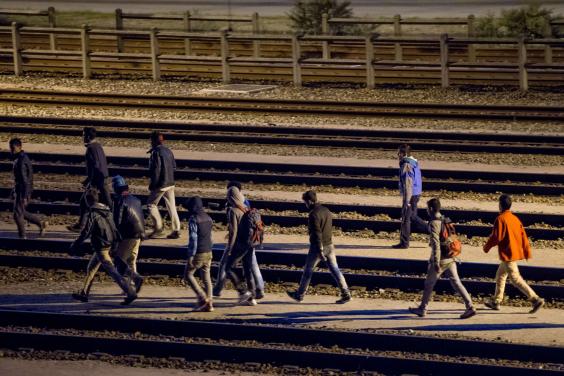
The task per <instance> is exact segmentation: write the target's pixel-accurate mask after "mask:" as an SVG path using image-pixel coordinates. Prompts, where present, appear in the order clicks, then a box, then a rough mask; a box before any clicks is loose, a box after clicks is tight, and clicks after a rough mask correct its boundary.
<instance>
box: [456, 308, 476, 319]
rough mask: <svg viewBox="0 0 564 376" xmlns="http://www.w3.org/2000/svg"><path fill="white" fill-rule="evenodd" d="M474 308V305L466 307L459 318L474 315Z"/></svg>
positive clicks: (467, 317)
mask: <svg viewBox="0 0 564 376" xmlns="http://www.w3.org/2000/svg"><path fill="white" fill-rule="evenodd" d="M476 313H478V312H476V310H475V309H474V307H470V308H467V309H466V311H464V313H463V314H462V315H460V318H461V319H469V318H470V317H472V316H476Z"/></svg>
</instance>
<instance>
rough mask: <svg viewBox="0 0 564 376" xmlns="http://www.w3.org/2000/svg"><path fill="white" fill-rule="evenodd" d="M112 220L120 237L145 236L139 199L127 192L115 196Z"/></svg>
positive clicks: (138, 237)
mask: <svg viewBox="0 0 564 376" xmlns="http://www.w3.org/2000/svg"><path fill="white" fill-rule="evenodd" d="M114 222H115V224H116V227H117V229H118V231H119V234H120V236H121V238H122V239H143V238H145V217H144V216H143V209H142V207H141V200H139V199H138V198H137V197H135V196H133V195H132V194H129V193H124V194H122V195H119V196H117V197H116V200H115V201H114Z"/></svg>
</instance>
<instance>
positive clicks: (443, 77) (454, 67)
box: [0, 23, 564, 90]
mask: <svg viewBox="0 0 564 376" xmlns="http://www.w3.org/2000/svg"><path fill="white" fill-rule="evenodd" d="M2 31H4V32H5V31H9V32H10V33H11V40H12V45H11V48H9V49H3V50H0V53H2V54H8V55H11V58H12V65H13V72H14V74H15V75H22V74H23V72H24V70H25V69H24V68H25V64H24V61H26V60H30V59H40V58H45V59H47V58H49V59H52V60H54V61H55V62H56V61H62V60H64V59H69V58H73V59H76V60H78V61H80V64H81V70H82V75H83V77H84V78H91V76H92V71H93V68H92V67H93V62H96V61H104V62H106V63H107V62H108V61H110V62H113V63H119V62H121V61H126V62H129V63H135V64H137V65H139V64H148V65H149V66H150V71H151V74H152V77H153V79H154V80H159V79H160V78H161V74H162V71H163V70H162V69H163V68H162V66H163V65H166V64H181V65H182V64H184V65H188V64H192V63H198V64H202V65H203V64H206V63H208V64H212V65H213V64H216V65H219V66H220V68H221V69H220V75H221V78H222V80H223V82H225V83H229V82H231V81H232V76H233V75H232V73H233V68H234V67H235V66H238V65H239V66H240V65H241V64H246V65H248V66H250V67H252V68H249V69H255V68H256V69H261V67H262V68H264V69H265V70H266V71H274V70H276V69H290V71H291V77H292V78H291V79H292V81H293V83H294V84H295V85H296V86H300V85H302V83H303V81H304V77H305V76H307V75H308V74H309V75H311V73H307V74H306V73H304V70H308V71H313V70H323V69H332V71H331V72H332V74H335V75H336V76H338V75H339V74H340V70H343V71H345V70H350V71H354V72H355V74H356V75H357V76H358V74H359V73H358V72H359V70H364V71H365V72H364V80H363V81H364V83H365V84H366V86H367V87H369V88H373V87H374V86H375V84H376V77H377V73H378V72H380V71H382V70H386V69H392V70H393V69H396V70H398V71H399V70H401V71H405V72H411V73H413V74H417V73H418V72H420V74H422V73H421V72H424V71H425V72H429V71H431V72H435V73H433V77H431V78H432V79H438V81H439V82H440V84H441V86H442V87H449V86H451V85H452V75H453V74H454V73H456V74H457V75H459V74H461V73H460V72H463V73H464V74H467V75H468V76H471V75H476V74H478V73H481V72H486V71H487V72H490V73H493V74H499V75H502V76H507V74H515V73H516V74H517V77H518V82H519V87H520V88H521V89H523V90H527V89H528V88H529V72H530V71H534V72H535V74H537V75H539V74H540V75H542V74H547V75H550V74H552V75H556V76H559V77H560V81H559V82H560V84H561V85H564V79H563V78H564V62H562V63H558V64H554V63H553V64H546V63H531V62H530V61H528V59H527V51H528V47H529V46H530V45H541V46H558V47H564V39H541V40H533V41H530V40H526V39H524V38H518V39H509V38H505V39H477V38H451V37H449V36H448V35H447V34H443V35H441V36H440V38H433V37H429V38H406V37H386V38H381V37H378V36H377V35H372V34H371V35H367V36H331V35H297V34H296V35H267V34H257V35H252V34H251V35H249V34H237V33H229V32H228V31H227V30H222V31H221V32H219V33H204V34H200V33H193V32H191V33H188V32H171V31H159V30H158V29H156V28H152V29H151V30H150V31H136V30H101V29H91V28H89V27H88V26H86V25H84V26H83V27H82V28H79V29H71V28H38V27H20V26H19V25H18V24H17V23H12V25H11V26H10V27H0V32H2ZM26 33H32V34H34V35H53V34H70V35H74V36H76V37H78V38H80V45H81V48H80V50H76V51H69V50H57V49H51V50H38V49H23V48H22V34H26ZM92 36H111V37H120V36H121V37H124V36H126V37H137V38H140V40H145V41H147V42H149V46H150V48H149V53H125V52H120V51H118V52H104V51H92V47H91V41H92V39H91V38H92ZM170 38H176V39H179V40H185V39H190V38H204V39H207V40H211V41H213V42H214V43H218V44H219V46H220V53H219V56H199V55H192V54H183V55H182V54H168V53H162V52H161V43H162V41H163V39H170ZM240 41H244V42H245V43H255V42H260V41H277V42H282V43H286V44H290V46H291V54H290V55H289V56H285V57H282V58H272V57H261V56H260V51H259V54H257V55H253V56H236V55H234V54H232V53H231V50H230V46H231V45H232V44H233V43H235V42H240ZM324 42H330V43H341V44H346V43H354V44H356V45H361V46H363V48H364V58H362V59H360V58H355V59H337V58H331V57H330V58H324V57H323V56H322V57H321V58H317V57H306V56H304V54H303V52H302V51H303V47H304V45H306V44H307V43H324ZM414 43H415V44H424V45H436V46H438V47H439V50H440V56H439V60H438V61H405V60H400V61H398V60H393V59H392V60H390V59H377V58H376V57H375V50H376V49H378V48H381V47H382V45H383V44H394V45H396V44H398V45H400V47H401V46H402V45H403V44H414ZM480 43H485V44H505V45H510V46H514V47H516V48H517V51H518V60H517V61H516V62H506V63H484V62H480V63H476V62H471V61H452V59H451V55H450V49H451V48H453V47H455V46H461V45H462V46H469V45H471V44H480ZM400 76H401V75H400ZM505 80H507V78H506V79H505ZM556 81H557V83H558V79H556Z"/></svg>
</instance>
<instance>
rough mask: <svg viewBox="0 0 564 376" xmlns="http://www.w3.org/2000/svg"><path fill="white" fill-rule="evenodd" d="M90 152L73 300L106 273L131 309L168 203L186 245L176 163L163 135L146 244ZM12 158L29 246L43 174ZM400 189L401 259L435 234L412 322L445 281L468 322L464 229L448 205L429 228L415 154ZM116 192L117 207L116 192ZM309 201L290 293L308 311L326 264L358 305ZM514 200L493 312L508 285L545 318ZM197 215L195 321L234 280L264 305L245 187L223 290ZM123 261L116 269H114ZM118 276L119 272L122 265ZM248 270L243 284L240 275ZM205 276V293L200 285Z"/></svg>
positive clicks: (233, 205)
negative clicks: (87, 251)
mask: <svg viewBox="0 0 564 376" xmlns="http://www.w3.org/2000/svg"><path fill="white" fill-rule="evenodd" d="M83 136H84V143H85V146H86V155H85V158H86V173H87V178H86V179H85V180H84V182H83V186H84V188H85V191H84V194H83V195H82V198H81V200H80V217H79V221H78V222H77V223H76V224H74V225H72V226H68V228H69V230H71V231H75V232H80V235H79V236H78V238H77V239H76V240H75V241H74V242H73V243H72V245H71V247H70V251H71V252H76V251H77V250H78V249H79V247H80V245H81V244H82V243H83V242H84V241H85V240H86V239H88V238H90V243H91V247H92V249H93V251H94V253H93V255H92V258H91V260H90V262H89V264H88V268H87V273H86V278H85V280H84V285H83V288H82V289H81V290H80V291H79V292H77V293H74V294H73V295H72V296H73V298H74V299H77V300H79V301H82V302H87V301H88V296H89V292H90V289H91V286H92V281H93V278H94V276H95V274H96V272H97V270H98V269H99V267H100V266H102V267H103V268H104V270H105V271H106V272H107V273H108V275H110V276H111V277H112V278H113V280H114V281H115V282H116V283H117V284H118V285H119V286H120V288H121V289H122V290H123V292H124V294H125V295H126V298H125V299H124V301H123V303H122V304H125V305H127V304H130V303H131V302H133V301H134V300H135V299H136V298H137V295H138V293H139V291H140V289H141V287H142V285H143V277H142V276H141V275H139V273H138V272H137V269H136V260H137V255H138V251H139V246H140V243H141V241H142V240H143V239H145V238H147V237H148V238H162V237H165V233H164V225H163V221H162V218H161V215H160V213H159V209H158V203H159V202H160V200H161V199H164V201H165V204H166V207H167V210H168V213H169V216H170V218H171V227H172V232H171V233H170V234H168V235H167V236H166V237H167V238H168V239H178V238H179V237H180V220H179V217H178V213H177V211H176V202H175V194H174V171H175V169H176V164H175V160H174V155H173V153H172V152H171V150H170V149H168V148H167V147H166V146H165V145H164V137H163V135H162V134H161V133H160V132H157V131H155V132H153V133H152V134H151V150H150V151H149V153H150V158H149V176H150V184H149V190H150V195H149V198H148V200H147V208H148V211H149V214H150V217H151V218H152V221H153V231H152V232H151V233H150V234H149V235H148V236H147V235H146V234H145V218H144V215H143V210H142V204H141V201H140V200H139V199H138V198H137V197H135V196H134V195H133V194H131V193H130V192H129V186H128V184H127V182H126V181H125V179H124V178H123V177H121V176H119V175H118V176H114V177H113V178H110V177H109V174H108V167H107V161H106V156H105V153H104V150H103V148H102V145H101V144H100V143H99V142H98V141H97V139H96V130H95V129H94V128H92V127H85V128H84V131H83ZM10 150H11V152H12V154H13V156H14V180H15V187H14V218H15V220H16V223H17V226H18V232H19V236H20V237H21V238H25V236H26V233H25V220H28V221H29V222H31V223H34V224H36V225H37V226H38V227H39V229H40V235H43V234H44V232H45V229H46V226H47V223H46V222H45V221H42V220H40V219H39V218H38V217H37V216H35V215H33V214H31V213H28V212H27V210H26V206H27V203H28V202H29V199H30V197H31V192H32V189H33V171H32V165H31V161H30V160H29V158H28V157H27V155H26V154H25V152H24V151H23V149H22V142H21V140H19V139H17V138H14V139H12V140H10ZM398 159H399V189H400V194H401V197H402V216H401V217H402V219H401V228H400V242H399V243H398V244H396V245H394V246H393V248H396V249H407V248H409V240H410V236H411V232H412V227H413V228H415V229H417V230H418V231H419V232H422V233H427V234H429V245H430V247H431V256H430V259H429V266H428V269H427V277H426V280H425V284H424V292H423V296H422V299H421V303H420V305H419V306H417V307H413V308H410V309H409V310H410V312H412V313H414V314H416V315H418V316H420V317H423V316H425V315H426V310H427V306H428V304H429V301H430V299H431V296H432V293H433V289H434V286H435V284H436V282H437V280H438V279H439V278H440V276H441V275H442V274H443V273H446V274H447V275H448V276H449V279H450V282H451V285H452V287H453V289H454V290H455V291H456V292H457V293H458V294H459V295H460V296H461V297H462V299H463V300H464V303H465V305H466V310H465V311H464V312H463V313H462V315H460V318H462V319H465V318H469V317H472V316H474V315H475V314H476V310H475V308H474V306H473V303H472V299H471V297H470V295H469V294H468V292H467V291H466V289H465V287H464V285H463V284H462V282H461V281H460V278H459V276H458V271H457V258H456V256H457V254H453V253H452V252H451V249H450V243H449V242H450V239H451V237H452V235H453V234H452V231H453V229H454V227H453V225H452V223H451V221H450V220H449V219H448V218H446V217H444V216H443V215H442V214H441V203H440V200H439V199H438V198H433V199H431V200H429V201H428V202H427V213H428V215H429V220H424V219H422V218H420V217H419V216H418V214H417V205H418V201H419V199H420V196H421V193H422V179H421V169H420V166H419V163H418V161H417V159H415V158H414V157H413V156H412V155H411V149H410V147H409V145H405V144H404V145H401V146H400V147H399V149H398ZM112 189H113V198H112V194H111V190H112ZM302 200H303V202H304V204H305V206H306V208H307V209H308V210H309V216H308V232H309V243H310V245H309V252H308V254H307V258H306V264H305V266H304V271H303V274H302V277H301V280H300V284H299V287H298V288H297V290H295V291H288V292H287V294H288V296H289V297H290V298H291V299H293V300H295V301H297V302H301V301H302V300H303V299H304V296H305V294H306V292H307V290H308V287H309V284H310V281H311V278H312V275H313V270H314V268H315V267H316V266H317V265H318V264H319V262H320V261H325V263H326V265H327V267H328V268H329V271H330V273H331V275H332V276H333V278H334V280H335V282H336V284H337V286H338V287H339V289H340V298H339V299H338V300H337V301H336V303H337V304H345V303H347V302H349V301H350V300H351V299H352V297H351V293H350V290H349V288H348V286H347V282H346V280H345V277H344V276H343V274H342V273H341V271H340V270H339V266H338V264H337V258H336V253H335V247H334V245H333V241H332V232H333V224H332V213H331V212H330V210H329V209H328V208H327V207H326V206H324V205H321V204H320V203H319V200H318V198H317V194H316V192H315V191H313V190H309V191H307V192H305V193H303V195H302ZM511 204H512V202H511V197H510V196H508V195H501V196H500V197H499V210H500V215H499V216H498V217H497V218H496V220H495V223H494V226H493V231H492V234H491V236H490V238H489V239H488V241H487V243H486V244H485V245H484V247H483V250H484V252H488V251H489V250H490V249H491V248H492V247H494V246H498V251H499V258H500V261H501V263H500V265H499V268H498V271H497V274H496V290H495V294H494V297H493V298H492V299H491V300H490V301H487V302H486V306H487V307H489V308H491V309H494V310H499V309H500V305H501V303H502V301H503V296H504V288H505V283H506V280H507V278H508V277H509V279H510V280H511V281H512V282H513V284H514V285H515V286H516V287H517V288H518V289H519V290H520V291H521V292H522V293H523V294H525V295H526V296H527V298H528V299H529V300H530V301H531V303H532V309H531V312H536V311H537V310H538V309H540V308H541V307H542V306H543V305H544V303H545V302H544V300H543V299H542V298H540V297H539V296H537V295H536V294H535V292H534V291H533V290H532V289H531V288H530V287H529V286H528V285H527V283H526V282H525V281H524V280H523V278H522V277H521V275H520V273H519V270H518V267H517V261H519V260H523V259H529V258H531V247H530V244H529V240H528V238H527V235H526V233H525V230H524V228H523V225H522V224H521V222H520V221H519V219H518V218H517V217H516V216H515V215H514V214H512V213H511V211H510V209H511ZM184 205H185V207H186V208H187V210H188V214H189V218H188V245H187V262H186V267H185V270H184V276H183V277H184V278H183V279H184V281H185V283H186V284H187V285H189V286H190V287H191V288H192V289H193V290H194V292H195V294H196V296H197V304H196V307H195V309H194V310H195V311H199V312H211V311H213V309H214V308H213V297H219V296H221V293H222V290H223V288H224V285H225V282H226V280H227V279H229V280H230V281H231V282H232V284H233V286H234V287H235V288H236V289H237V291H238V293H239V300H238V301H239V304H241V305H251V306H253V305H256V304H257V300H260V299H262V298H263V297H264V280H263V278H262V275H261V272H260V268H259V264H258V262H257V258H256V254H255V248H256V247H257V246H258V245H260V244H262V241H263V234H264V225H263V223H262V220H261V217H260V213H259V212H258V211H257V210H256V209H253V208H252V207H251V204H250V203H249V201H248V200H247V199H246V198H245V196H244V194H243V193H242V186H241V183H239V182H236V181H232V182H229V184H228V185H227V193H226V215H227V229H228V235H227V241H226V245H225V248H224V252H223V255H222V257H221V260H220V263H219V268H218V274H217V278H216V281H215V285H212V279H211V262H212V246H213V241H212V233H213V220H212V218H211V217H210V216H209V215H208V214H207V213H206V211H205V208H204V205H203V201H202V199H201V198H200V197H199V196H194V197H191V198H190V199H189V200H188V201H187V202H186V203H185V204H184ZM112 259H113V260H112ZM114 261H115V262H116V264H118V267H116V264H114ZM239 263H241V264H242V271H243V273H242V275H240V274H239V273H237V271H236V270H235V267H236V266H237V265H238V264H239ZM196 272H199V274H200V279H201V282H202V284H203V288H202V286H201V285H200V283H199V282H198V281H197V280H196V278H195V276H194V275H195V273H196Z"/></svg>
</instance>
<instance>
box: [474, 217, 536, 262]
mask: <svg viewBox="0 0 564 376" xmlns="http://www.w3.org/2000/svg"><path fill="white" fill-rule="evenodd" d="M496 245H497V247H498V251H499V259H500V260H501V261H517V260H523V259H527V260H528V259H530V258H531V257H532V255H531V245H530V244H529V239H528V238H527V234H526V233H525V229H524V228H523V224H522V223H521V221H520V220H519V218H517V217H516V216H515V215H514V214H513V213H511V212H510V211H509V210H506V211H504V212H503V213H501V214H500V215H499V216H498V217H497V218H496V219H495V222H494V225H493V231H492V234H491V235H490V238H489V239H488V241H487V243H486V244H485V245H484V252H488V251H489V250H490V249H491V248H492V247H495V246H496Z"/></svg>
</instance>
